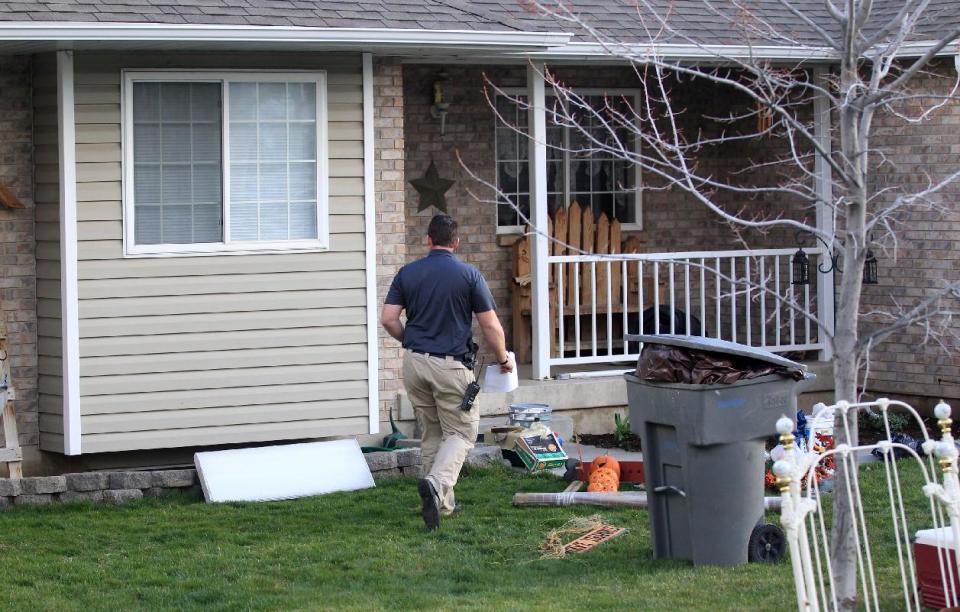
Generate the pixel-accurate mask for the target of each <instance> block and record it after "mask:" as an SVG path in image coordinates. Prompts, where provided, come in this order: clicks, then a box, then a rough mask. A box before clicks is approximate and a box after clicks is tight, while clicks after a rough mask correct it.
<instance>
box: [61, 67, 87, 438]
mask: <svg viewBox="0 0 960 612" xmlns="http://www.w3.org/2000/svg"><path fill="white" fill-rule="evenodd" d="M57 134H58V139H57V140H58V142H59V145H60V152H59V164H60V176H59V180H60V308H61V319H60V324H61V330H60V331H61V334H62V336H63V338H62V343H63V344H62V346H61V348H62V350H63V355H62V357H63V359H62V361H63V452H64V454H65V455H79V454H80V452H81V446H80V318H79V305H80V301H79V298H78V296H77V144H76V142H77V138H76V121H75V120H74V101H73V52H72V51H58V52H57Z"/></svg>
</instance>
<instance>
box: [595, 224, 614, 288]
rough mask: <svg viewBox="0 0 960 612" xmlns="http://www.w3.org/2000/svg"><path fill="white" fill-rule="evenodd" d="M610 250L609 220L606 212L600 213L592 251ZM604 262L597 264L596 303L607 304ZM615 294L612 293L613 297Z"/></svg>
mask: <svg viewBox="0 0 960 612" xmlns="http://www.w3.org/2000/svg"><path fill="white" fill-rule="evenodd" d="M609 252H610V220H609V219H607V213H600V219H598V220H597V241H596V244H595V245H594V253H601V254H602V253H609ZM608 265H609V264H607V263H606V262H600V263H598V264H597V268H596V269H597V304H599V305H602V306H606V305H607V268H608ZM616 295H617V294H616V293H614V294H613V296H614V297H615V296H616Z"/></svg>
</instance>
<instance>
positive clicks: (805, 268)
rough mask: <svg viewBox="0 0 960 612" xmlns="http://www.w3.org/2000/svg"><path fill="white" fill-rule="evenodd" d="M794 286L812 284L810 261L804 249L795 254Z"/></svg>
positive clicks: (793, 263) (793, 262)
mask: <svg viewBox="0 0 960 612" xmlns="http://www.w3.org/2000/svg"><path fill="white" fill-rule="evenodd" d="M792 265H793V284H794V285H809V284H810V259H809V258H808V257H807V254H806V253H804V252H803V249H797V252H796V253H794V254H793V261H792Z"/></svg>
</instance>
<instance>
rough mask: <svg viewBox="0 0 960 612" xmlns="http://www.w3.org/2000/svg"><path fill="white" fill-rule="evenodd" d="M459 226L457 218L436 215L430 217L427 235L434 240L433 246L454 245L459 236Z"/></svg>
mask: <svg viewBox="0 0 960 612" xmlns="http://www.w3.org/2000/svg"><path fill="white" fill-rule="evenodd" d="M459 227H460V226H459V225H458V224H457V222H456V220H455V219H454V218H453V217H451V216H450V215H442V214H441V215H434V217H433V219H430V227H429V228H427V235H428V236H430V240H431V241H433V246H442V247H452V246H453V243H454V242H455V241H456V240H457V238H458V237H459V236H458V235H457V229H458V228H459Z"/></svg>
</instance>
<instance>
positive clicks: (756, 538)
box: [747, 523, 787, 563]
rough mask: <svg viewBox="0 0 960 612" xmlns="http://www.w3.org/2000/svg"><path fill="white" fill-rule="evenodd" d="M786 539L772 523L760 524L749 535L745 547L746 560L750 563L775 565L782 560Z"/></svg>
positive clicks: (781, 531) (781, 530) (780, 530)
mask: <svg viewBox="0 0 960 612" xmlns="http://www.w3.org/2000/svg"><path fill="white" fill-rule="evenodd" d="M786 547H787V538H786V536H785V535H784V533H783V529H780V527H778V526H777V525H774V524H773V523H760V524H759V525H757V526H756V527H754V528H753V532H752V533H751V534H750V543H749V544H748V545H747V560H749V561H750V562H751V563H776V562H777V561H779V560H780V559H782V558H783V553H784V550H786Z"/></svg>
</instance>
